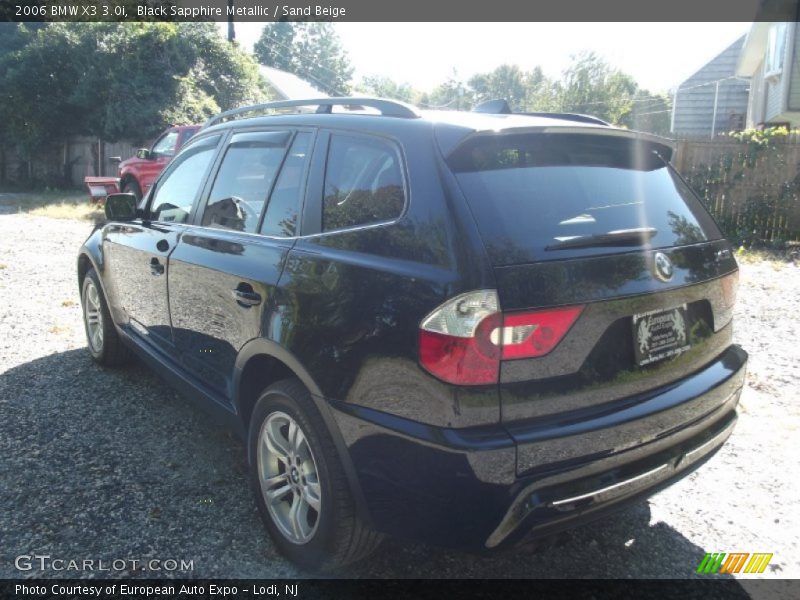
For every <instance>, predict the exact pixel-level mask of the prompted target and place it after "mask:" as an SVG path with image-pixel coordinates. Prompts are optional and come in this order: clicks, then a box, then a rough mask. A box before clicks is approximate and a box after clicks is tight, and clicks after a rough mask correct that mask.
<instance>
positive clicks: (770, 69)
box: [764, 23, 786, 77]
mask: <svg viewBox="0 0 800 600" xmlns="http://www.w3.org/2000/svg"><path fill="white" fill-rule="evenodd" d="M784 54H786V23H773V24H772V25H771V26H770V28H769V36H768V38H767V59H766V64H765V65H764V76H765V77H769V76H770V75H777V74H779V73H780V72H781V71H782V70H783V56H784Z"/></svg>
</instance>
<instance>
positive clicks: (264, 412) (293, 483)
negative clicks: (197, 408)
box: [248, 379, 382, 571]
mask: <svg viewBox="0 0 800 600" xmlns="http://www.w3.org/2000/svg"><path fill="white" fill-rule="evenodd" d="M248 447H249V451H250V452H249V456H250V457H251V469H250V472H251V483H252V486H253V490H254V492H255V494H256V502H257V504H258V510H259V513H260V514H261V518H262V519H263V521H264V524H265V526H266V528H267V531H268V532H269V534H270V537H271V538H272V540H273V542H274V543H275V546H276V547H277V548H278V550H279V551H280V552H281V554H283V555H284V556H285V557H286V558H288V559H289V560H290V561H292V562H293V563H295V564H297V565H299V566H301V567H303V568H305V569H309V570H313V571H330V570H334V569H337V568H340V567H343V566H345V565H347V564H350V563H352V562H355V561H357V560H360V559H362V558H364V557H366V556H368V555H369V554H371V553H372V552H374V551H375V550H376V549H377V547H378V546H379V545H380V542H381V539H382V536H381V535H380V534H378V533H376V532H374V531H372V530H370V529H368V528H367V527H366V526H365V525H364V523H362V522H361V520H360V519H359V517H358V515H357V513H356V507H355V501H354V500H353V497H352V494H351V492H350V488H349V485H348V483H347V478H346V476H345V473H344V469H343V468H342V465H341V462H340V459H339V455H338V453H337V451H336V447H335V446H334V443H333V439H332V438H331V436H330V433H329V432H328V430H327V428H326V426H325V423H324V421H323V420H322V417H321V416H320V415H319V413H318V412H317V408H316V406H314V403H313V401H312V400H311V396H310V394H309V393H308V390H307V389H306V388H305V386H303V384H302V383H300V381H298V380H297V379H285V380H283V381H279V382H277V383H275V384H273V385H271V386H269V387H268V388H267V389H266V390H265V391H264V393H263V394H262V395H261V397H260V398H259V399H258V402H257V403H256V405H255V408H254V409H253V414H252V417H251V419H250V431H249V446H248ZM268 495H269V497H270V500H268V499H267V498H268ZM304 499H307V501H305V504H304ZM268 502H269V505H268ZM295 503H296V504H297V510H295V509H294V507H295ZM293 513H294V519H295V520H293V518H292V514H293ZM296 519H299V520H300V522H299V523H298V522H297V520H296Z"/></svg>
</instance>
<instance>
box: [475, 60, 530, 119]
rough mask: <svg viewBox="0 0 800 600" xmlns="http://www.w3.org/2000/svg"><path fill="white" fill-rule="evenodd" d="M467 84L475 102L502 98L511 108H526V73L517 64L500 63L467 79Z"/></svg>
mask: <svg viewBox="0 0 800 600" xmlns="http://www.w3.org/2000/svg"><path fill="white" fill-rule="evenodd" d="M468 85H469V87H470V89H471V92H472V96H473V98H474V101H475V102H476V103H480V102H484V101H486V100H493V99H496V98H504V99H505V100H506V101H507V102H508V104H509V106H510V107H511V110H513V111H515V112H524V111H525V110H527V107H528V92H529V88H528V74H527V73H525V72H523V71H522V69H520V68H519V67H518V66H517V65H500V66H499V67H497V68H496V69H495V70H494V71H492V72H490V73H483V74H479V75H475V76H473V77H472V78H471V79H470V80H469V81H468Z"/></svg>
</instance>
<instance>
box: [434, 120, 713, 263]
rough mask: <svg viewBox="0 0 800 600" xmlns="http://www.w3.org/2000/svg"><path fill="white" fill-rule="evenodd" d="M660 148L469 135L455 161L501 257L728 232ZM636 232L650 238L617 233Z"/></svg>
mask: <svg viewBox="0 0 800 600" xmlns="http://www.w3.org/2000/svg"><path fill="white" fill-rule="evenodd" d="M658 150H659V146H657V145H655V144H652V143H647V142H642V141H635V140H631V139H626V138H619V137H612V136H602V135H580V134H541V133H538V134H501V135H491V136H478V137H475V138H473V139H470V140H468V141H467V142H465V143H464V144H462V146H460V147H459V148H458V149H456V150H455V152H454V153H453V154H452V155H451V156H450V157H449V158H448V164H449V165H450V168H451V169H452V170H453V172H454V173H455V174H456V178H457V180H458V182H459V184H460V187H461V189H462V191H463V192H464V195H465V196H466V197H467V201H468V203H469V206H470V208H471V210H472V213H473V215H474V216H475V219H476V221H477V224H478V228H479V230H480V232H481V236H482V237H483V239H484V243H485V244H486V247H487V250H488V251H489V254H490V259H491V260H492V262H493V264H496V265H500V264H514V263H522V262H529V261H534V260H547V259H550V258H556V257H560V256H564V255H565V254H564V253H568V255H575V254H578V255H584V254H597V253H609V252H624V251H629V250H630V249H631V246H632V245H634V246H636V245H638V246H641V245H642V244H643V243H648V244H649V245H650V246H651V247H654V248H659V247H669V246H682V245H686V244H694V243H698V242H703V241H705V240H708V239H717V238H719V237H721V234H720V232H719V230H718V228H717V227H716V225H715V224H714V222H713V221H712V219H711V218H710V217H709V216H708V213H707V212H706V211H705V209H704V208H703V207H702V206H701V205H700V204H699V202H698V201H697V199H696V198H695V197H694V195H693V194H692V192H691V191H690V190H689V189H688V188H687V187H686V185H685V184H684V183H683V182H682V181H681V179H680V178H679V177H678V176H677V174H676V173H675V172H674V170H673V169H672V167H670V166H669V165H668V164H667V163H666V162H665V161H664V160H663V159H662V158H661V156H660V155H659V153H658ZM628 230H636V231H644V232H647V234H648V235H647V236H646V240H647V242H643V241H642V238H640V239H638V240H637V239H631V238H630V236H628V237H627V238H626V237H624V236H620V237H616V238H615V236H616V235H617V234H619V233H620V232H621V231H628ZM608 234H611V236H610V237H611V238H612V239H608V238H609V236H608ZM578 240H580V242H581V243H580V245H581V247H580V248H578V247H577V246H574V247H572V248H569V244H568V243H571V242H577V241H578ZM565 242H567V243H565ZM583 242H586V243H585V244H583Z"/></svg>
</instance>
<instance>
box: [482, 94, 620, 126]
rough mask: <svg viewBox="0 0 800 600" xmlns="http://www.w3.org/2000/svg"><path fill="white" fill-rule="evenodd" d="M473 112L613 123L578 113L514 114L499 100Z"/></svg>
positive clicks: (607, 124)
mask: <svg viewBox="0 0 800 600" xmlns="http://www.w3.org/2000/svg"><path fill="white" fill-rule="evenodd" d="M472 112H479V113H485V114H491V115H511V114H515V115H525V116H527V117H545V118H550V119H562V120H564V121H577V122H579V123H593V124H594V125H605V126H607V127H610V126H611V123H608V122H606V121H603V120H602V119H599V118H597V117H593V116H591V115H579V114H576V113H562V112H558V113H555V112H523V113H514V112H512V111H511V107H510V106H509V105H508V102H506V101H505V100H503V99H497V100H487V101H486V102H481V103H480V104H478V105H477V106H476V107H475V108H473V109H472Z"/></svg>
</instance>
